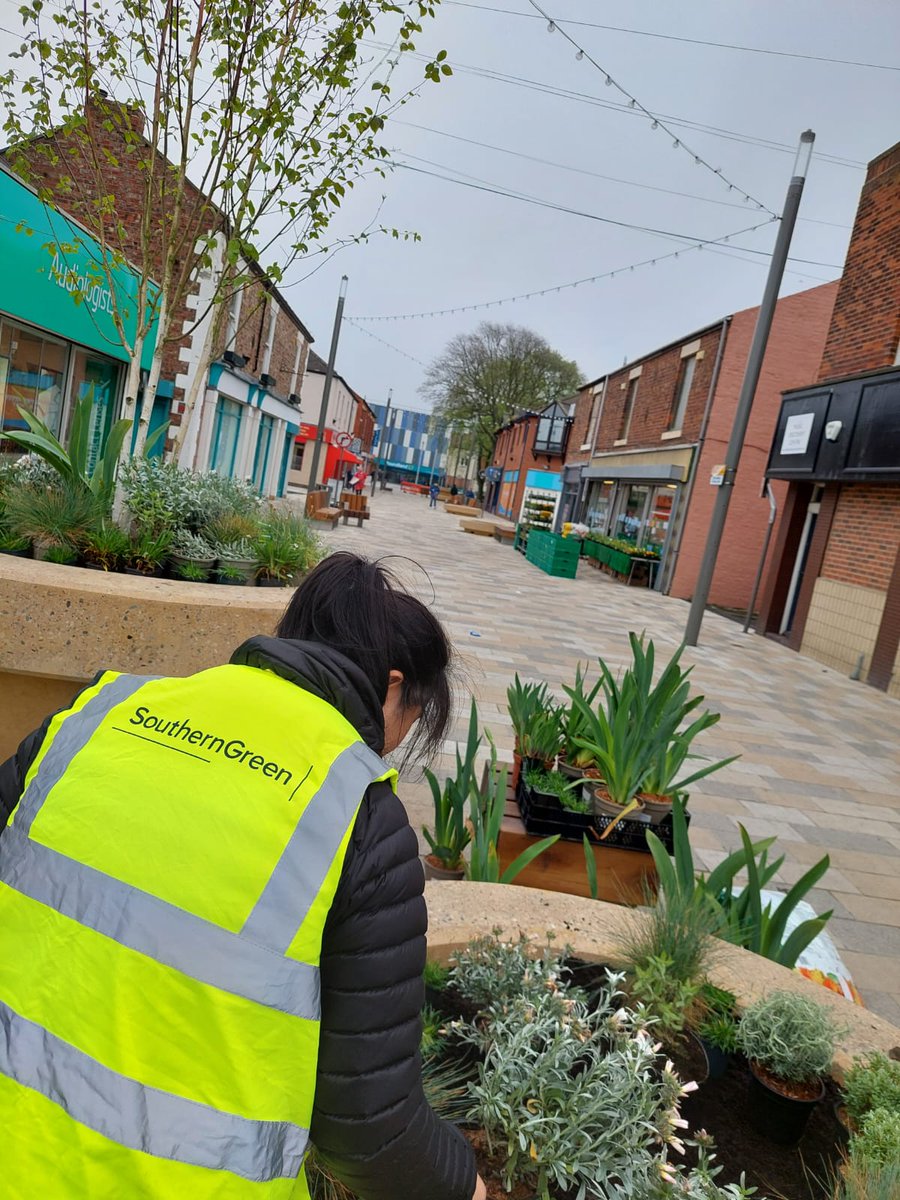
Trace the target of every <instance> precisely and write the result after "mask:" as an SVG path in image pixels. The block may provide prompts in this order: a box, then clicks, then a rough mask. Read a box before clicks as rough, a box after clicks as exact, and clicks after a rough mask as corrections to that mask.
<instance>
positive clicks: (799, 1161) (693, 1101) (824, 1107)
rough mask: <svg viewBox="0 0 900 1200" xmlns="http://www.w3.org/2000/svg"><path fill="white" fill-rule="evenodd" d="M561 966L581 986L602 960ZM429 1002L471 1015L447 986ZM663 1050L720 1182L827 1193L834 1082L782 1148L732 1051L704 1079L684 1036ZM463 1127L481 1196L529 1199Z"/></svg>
mask: <svg viewBox="0 0 900 1200" xmlns="http://www.w3.org/2000/svg"><path fill="white" fill-rule="evenodd" d="M568 966H569V969H570V971H571V980H570V981H571V983H573V984H577V985H578V986H580V987H582V988H584V989H585V990H586V991H587V992H589V993H590V992H591V991H593V990H594V989H596V988H597V987H599V986H600V985H601V984H602V983H603V981H604V980H605V978H606V967H605V966H603V965H602V964H596V963H585V962H580V961H578V960H570V961H569V963H568ZM429 1001H430V1002H431V1003H433V1004H435V1006H436V1007H437V1008H438V1009H439V1011H442V1012H443V1013H444V1015H445V1016H446V1017H448V1018H450V1019H455V1018H458V1017H464V1018H468V1019H471V1017H472V1016H473V1011H472V1009H473V1006H472V1005H467V1004H465V1003H464V1002H463V1001H462V999H461V997H460V996H459V995H458V994H455V993H454V992H453V990H452V989H447V990H445V991H443V992H440V993H435V992H431V994H430V995H429ZM463 1010H466V1011H463ZM473 1057H474V1056H473ZM667 1057H668V1058H671V1059H672V1061H673V1062H674V1064H675V1067H676V1070H677V1071H678V1073H679V1075H680V1076H681V1078H682V1079H683V1080H684V1081H685V1082H690V1081H695V1082H696V1083H698V1084H699V1087H698V1089H697V1091H696V1092H693V1093H692V1094H690V1095H689V1096H687V1097H685V1099H684V1100H683V1101H682V1104H681V1115H682V1116H683V1117H684V1118H685V1119H686V1120H687V1121H688V1122H689V1124H690V1131H689V1134H688V1136H692V1135H693V1134H695V1133H696V1132H698V1131H699V1130H706V1132H707V1133H709V1134H710V1135H711V1137H712V1138H713V1140H714V1142H715V1154H716V1164H717V1165H718V1166H721V1168H722V1170H721V1173H720V1174H719V1175H718V1176H717V1182H718V1183H719V1184H720V1185H721V1184H724V1183H737V1182H739V1180H740V1177H741V1173H742V1172H743V1173H744V1176H745V1180H746V1183H747V1184H748V1185H749V1186H753V1187H755V1188H757V1194H758V1196H759V1197H760V1200H762V1198H766V1200H831V1198H832V1195H833V1189H832V1186H831V1184H830V1181H831V1180H832V1179H833V1176H834V1174H835V1173H836V1171H837V1168H838V1164H839V1162H840V1157H841V1151H842V1150H843V1149H844V1148H845V1147H846V1143H847V1131H846V1129H845V1128H844V1127H843V1125H842V1124H841V1123H840V1121H839V1120H838V1117H837V1115H836V1111H835V1108H836V1102H837V1101H838V1099H839V1097H840V1092H839V1090H838V1088H837V1087H836V1085H835V1084H834V1083H832V1082H831V1081H830V1080H829V1081H827V1083H826V1090H825V1098H824V1099H823V1101H822V1103H821V1104H818V1105H817V1106H816V1107H815V1109H814V1110H813V1113H812V1116H811V1117H810V1120H809V1124H808V1126H807V1128H806V1132H805V1133H804V1135H803V1138H802V1139H801V1141H800V1143H799V1145H798V1146H794V1147H784V1146H778V1145H775V1144H773V1143H772V1142H770V1141H768V1140H767V1139H766V1138H765V1137H763V1136H762V1135H760V1134H758V1133H757V1132H756V1131H755V1130H754V1129H753V1127H752V1125H751V1123H750V1119H749V1106H750V1104H751V1102H752V1092H751V1077H750V1071H749V1068H748V1066H747V1064H746V1062H745V1060H744V1059H743V1058H741V1057H740V1056H733V1057H732V1059H731V1061H730V1063H729V1066H728V1069H727V1070H726V1072H725V1075H724V1076H723V1077H722V1078H721V1079H707V1078H706V1075H707V1068H706V1057H705V1055H704V1053H703V1050H702V1048H701V1047H700V1045H699V1043H698V1042H697V1041H696V1040H695V1039H693V1038H687V1039H684V1040H683V1041H681V1042H680V1043H679V1044H678V1045H677V1046H675V1047H674V1048H668V1047H665V1046H664V1048H663V1050H662V1052H661V1054H660V1067H662V1064H663V1062H664V1061H665V1059H666V1058H667ZM470 1061H472V1060H471V1059H470ZM463 1132H464V1133H465V1136H466V1137H467V1138H468V1140H469V1141H470V1142H471V1144H472V1146H473V1148H474V1150H475V1154H476V1158H477V1160H478V1168H479V1171H480V1173H481V1175H482V1178H483V1179H484V1181H485V1184H486V1186H487V1194H488V1200H533V1197H534V1190H533V1187H531V1186H526V1185H521V1186H518V1187H516V1188H514V1189H513V1191H512V1192H507V1191H506V1190H505V1189H504V1186H503V1174H502V1163H503V1158H502V1147H501V1148H500V1149H501V1154H499V1155H495V1156H493V1157H491V1156H490V1155H489V1154H488V1151H487V1143H486V1139H485V1135H484V1133H483V1131H482V1130H480V1129H464V1131H463ZM684 1162H685V1163H686V1164H687V1165H689V1166H690V1165H694V1164H695V1162H696V1155H695V1154H694V1152H693V1151H692V1150H691V1148H690V1147H688V1148H687V1151H686V1154H685V1157H684ZM554 1195H555V1196H556V1197H557V1200H566V1197H565V1195H564V1194H563V1193H554Z"/></svg>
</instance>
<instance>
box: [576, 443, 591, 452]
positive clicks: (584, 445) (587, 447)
mask: <svg viewBox="0 0 900 1200" xmlns="http://www.w3.org/2000/svg"><path fill="white" fill-rule="evenodd" d="M590 448H591V443H590V442H582V443H581V445H580V446H579V447H578V449H579V450H590Z"/></svg>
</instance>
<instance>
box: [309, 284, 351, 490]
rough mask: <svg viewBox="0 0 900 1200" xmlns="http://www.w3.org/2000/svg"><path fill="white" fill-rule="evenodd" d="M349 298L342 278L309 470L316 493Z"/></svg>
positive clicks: (311, 484)
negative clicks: (342, 327) (326, 423)
mask: <svg viewBox="0 0 900 1200" xmlns="http://www.w3.org/2000/svg"><path fill="white" fill-rule="evenodd" d="M346 297H347V276H346V275H342V276H341V288H340V291H339V292H338V302H337V310H336V311H335V314H334V329H333V330H332V333H331V349H330V350H329V352H328V367H327V368H326V371H325V384H324V386H323V388H322V405H321V407H320V409H319V426H318V429H317V430H316V444H315V446H314V447H313V457H312V465H311V467H310V469H309V483H308V484H307V489H308V490H309V491H314V490H316V488H317V487H318V484H317V480H318V475H319V456H320V455H321V453H322V443H323V442H324V440H325V421H326V418H327V416H328V401H329V400H330V399H331V382H332V380H333V379H334V360H335V359H336V358H337V348H338V339H339V338H340V336H341V321H342V320H343V319H344V300H345V299H346Z"/></svg>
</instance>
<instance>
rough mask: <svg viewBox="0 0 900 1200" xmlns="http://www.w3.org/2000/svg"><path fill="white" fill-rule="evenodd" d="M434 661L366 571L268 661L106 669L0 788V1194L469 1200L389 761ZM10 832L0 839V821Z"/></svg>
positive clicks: (11, 763) (256, 653) (319, 572)
mask: <svg viewBox="0 0 900 1200" xmlns="http://www.w3.org/2000/svg"><path fill="white" fill-rule="evenodd" d="M451 655H452V651H451V647H450V643H449V641H448V638H447V635H446V633H445V632H444V629H443V628H442V626H441V625H440V623H439V622H438V620H437V618H436V617H435V616H434V615H433V614H432V613H431V611H430V610H429V609H428V608H426V607H425V606H424V605H423V604H422V603H421V602H420V601H419V600H417V599H415V598H414V597H412V596H411V595H408V594H407V593H406V592H404V591H403V590H402V589H401V588H400V587H399V586H398V584H397V583H396V582H395V581H394V580H393V579H392V577H391V576H390V575H389V574H388V572H387V571H386V570H385V569H384V568H383V567H382V566H380V565H379V564H376V563H370V562H367V561H365V560H364V559H362V558H359V557H357V556H355V555H352V554H346V553H343V554H335V555H333V556H332V557H331V558H328V559H326V560H325V561H324V562H322V563H320V564H319V566H318V567H316V568H315V570H313V571H312V572H311V573H310V574H309V575H308V576H307V577H306V579H305V580H304V582H303V583H302V584H301V586H300V587H299V588H298V589H297V591H296V592H295V594H294V596H293V598H292V600H291V602H290V604H289V605H288V607H287V610H286V612H285V613H284V616H283V617H282V619H281V621H280V623H279V625H278V630H277V636H275V637H263V636H260V637H253V638H251V639H250V640H249V641H247V642H245V643H244V644H243V645H242V646H240V647H239V648H238V649H237V650H236V651H235V653H234V654H233V655H232V657H231V661H230V662H229V663H228V664H226V665H223V666H216V667H213V668H211V669H209V670H205V671H200V672H199V673H197V674H195V675H190V676H187V677H186V678H163V677H159V676H153V675H147V676H137V675H125V674H119V673H117V672H115V671H104V672H102V673H101V674H100V675H99V676H98V677H97V678H96V679H95V680H94V682H93V683H92V684H90V685H89V686H88V687H86V688H85V689H84V690H83V691H82V692H81V693H80V694H79V695H78V697H77V698H76V699H75V701H74V702H73V703H72V705H71V706H70V707H69V708H67V709H65V710H63V711H62V712H59V713H57V714H56V715H55V716H53V717H52V718H48V719H47V720H46V721H45V722H44V724H43V725H42V726H41V728H40V729H39V730H37V731H36V732H35V733H33V734H31V735H30V736H29V737H28V738H26V739H25V741H24V742H23V743H22V745H21V746H20V747H19V750H18V753H17V754H16V755H15V756H14V757H13V758H11V759H9V760H8V761H7V762H5V763H3V764H2V766H0V880H2V883H3V886H2V887H0V1111H2V1113H3V1167H2V1180H3V1182H2V1184H0V1193H2V1195H3V1196H9V1197H10V1198H12V1197H22V1198H24V1197H48V1198H49V1197H52V1198H53V1200H86V1198H87V1197H97V1198H98V1200H99V1198H100V1197H122V1198H123V1200H126V1198H134V1200H137V1198H138V1197H140V1200H173V1198H174V1197H182V1196H184V1197H188V1196H190V1197H191V1200H250V1197H253V1198H254V1200H308V1197H309V1191H308V1188H307V1185H306V1181H305V1177H304V1168H303V1160H304V1156H305V1154H306V1151H307V1149H308V1147H309V1146H310V1145H311V1144H313V1145H315V1147H316V1149H317V1151H318V1153H319V1154H320V1155H321V1157H322V1158H323V1160H324V1161H326V1162H327V1163H328V1165H329V1167H330V1168H331V1170H332V1171H333V1172H334V1173H335V1174H336V1175H337V1176H338V1177H339V1178H340V1179H341V1180H342V1181H343V1183H344V1184H345V1185H346V1186H347V1187H348V1188H349V1189H351V1190H352V1191H353V1192H354V1193H356V1194H358V1195H360V1196H364V1197H365V1198H366V1200H401V1198H402V1200H473V1197H474V1200H483V1198H484V1196H485V1191H484V1185H483V1183H482V1182H481V1180H480V1179H478V1177H477V1174H476V1169H475V1162H474V1157H473V1154H472V1151H471V1149H470V1147H469V1145H468V1143H467V1142H466V1140H465V1139H464V1138H463V1137H462V1135H461V1134H460V1133H459V1132H458V1131H457V1130H456V1129H454V1128H453V1127H452V1126H450V1125H447V1124H445V1123H443V1122H441V1121H439V1120H438V1119H437V1117H436V1116H435V1115H434V1113H433V1112H432V1111H431V1109H430V1108H429V1107H428V1104H427V1103H426V1101H425V1098H424V1095H423V1091H422V1083H421V1074H420V1061H419V1056H418V1050H419V1047H418V1040H419V1021H418V1014H419V1010H420V1008H421V1006H422V1003H423V999H424V987H423V982H422V967H423V964H424V962H425V928H426V913H425V901H424V898H423V874H422V867H421V863H420V862H419V858H418V847H417V842H416V836H415V834H414V832H413V830H412V829H411V828H410V825H409V821H408V818H407V816H406V812H405V809H404V807H403V804H402V803H401V801H400V799H399V797H398V796H397V773H396V771H395V770H393V769H392V768H391V767H389V766H388V765H387V763H386V762H385V761H384V760H383V758H382V755H383V754H386V753H388V752H390V751H393V750H395V749H396V748H397V747H398V746H399V745H400V744H401V743H402V742H403V741H404V739H405V738H406V736H407V734H409V733H410V731H412V730H414V733H413V735H412V741H411V744H410V746H409V748H408V750H407V756H418V755H423V756H425V757H427V755H428V754H429V753H430V752H432V751H433V750H434V749H436V748H437V747H439V746H440V744H441V741H442V739H443V737H444V736H445V732H446V730H447V728H448V723H449V720H450V715H451V707H452V705H451V694H450V684H449V672H450V670H451V667H452V662H451ZM7 821H8V822H9V823H8V824H7Z"/></svg>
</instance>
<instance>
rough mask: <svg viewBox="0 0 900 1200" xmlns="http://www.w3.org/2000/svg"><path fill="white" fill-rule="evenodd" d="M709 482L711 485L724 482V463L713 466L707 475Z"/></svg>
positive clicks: (716, 485)
mask: <svg viewBox="0 0 900 1200" xmlns="http://www.w3.org/2000/svg"><path fill="white" fill-rule="evenodd" d="M709 482H710V484H711V485H712V487H721V486H722V484H723V483H724V482H725V464H724V463H721V464H720V465H719V466H717V467H713V469H712V472H711V473H710V476H709Z"/></svg>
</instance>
